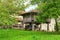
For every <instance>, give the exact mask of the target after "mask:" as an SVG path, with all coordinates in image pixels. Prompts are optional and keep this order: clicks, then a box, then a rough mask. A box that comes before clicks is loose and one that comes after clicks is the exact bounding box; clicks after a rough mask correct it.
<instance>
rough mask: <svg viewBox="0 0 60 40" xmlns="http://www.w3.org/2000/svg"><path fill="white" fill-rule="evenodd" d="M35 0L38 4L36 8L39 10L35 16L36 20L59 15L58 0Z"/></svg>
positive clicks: (59, 0)
mask: <svg viewBox="0 0 60 40" xmlns="http://www.w3.org/2000/svg"><path fill="white" fill-rule="evenodd" d="M37 1H38V0H37ZM37 1H35V2H36V3H37V5H38V8H37V9H38V10H39V13H38V15H37V17H36V19H37V21H38V20H39V21H40V20H44V19H45V20H46V19H49V18H55V19H56V18H58V17H59V16H60V0H40V1H41V2H40V3H39V4H38V2H37ZM32 3H34V2H32ZM45 20H44V21H45ZM44 21H43V22H44ZM40 22H41V21H40Z"/></svg>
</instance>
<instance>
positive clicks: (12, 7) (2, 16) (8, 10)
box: [0, 0, 26, 26]
mask: <svg viewBox="0 0 60 40" xmlns="http://www.w3.org/2000/svg"><path fill="white" fill-rule="evenodd" d="M24 2H25V0H23V1H21V0H0V26H10V25H13V24H14V23H16V22H17V21H16V20H15V18H14V17H11V16H10V15H12V14H14V13H18V11H20V10H24V8H25V7H26V6H24Z"/></svg>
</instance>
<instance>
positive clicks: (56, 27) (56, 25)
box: [55, 19, 59, 32]
mask: <svg viewBox="0 0 60 40" xmlns="http://www.w3.org/2000/svg"><path fill="white" fill-rule="evenodd" d="M55 22H56V27H55V29H56V32H58V31H59V29H58V23H57V19H55Z"/></svg>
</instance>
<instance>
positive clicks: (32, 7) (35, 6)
mask: <svg viewBox="0 0 60 40" xmlns="http://www.w3.org/2000/svg"><path fill="white" fill-rule="evenodd" d="M36 8H37V4H35V5H30V6H29V7H28V8H26V9H25V11H26V12H30V11H32V10H34V9H36Z"/></svg>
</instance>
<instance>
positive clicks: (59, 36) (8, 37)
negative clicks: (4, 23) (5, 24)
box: [0, 29, 60, 40]
mask: <svg viewBox="0 0 60 40" xmlns="http://www.w3.org/2000/svg"><path fill="white" fill-rule="evenodd" d="M0 40H60V32H39V31H38V32H37V31H23V30H14V29H8V30H7V29H0Z"/></svg>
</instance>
